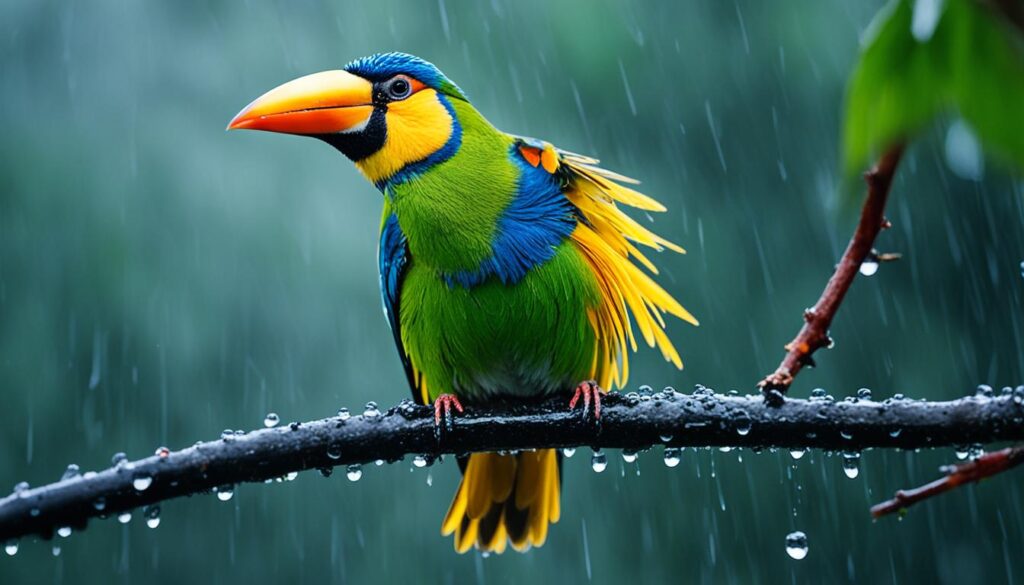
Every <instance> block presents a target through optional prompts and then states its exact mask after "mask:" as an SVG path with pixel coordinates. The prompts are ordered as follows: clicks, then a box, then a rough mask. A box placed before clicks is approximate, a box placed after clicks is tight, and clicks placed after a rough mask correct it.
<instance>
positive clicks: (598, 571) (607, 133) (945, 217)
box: [0, 0, 1024, 584]
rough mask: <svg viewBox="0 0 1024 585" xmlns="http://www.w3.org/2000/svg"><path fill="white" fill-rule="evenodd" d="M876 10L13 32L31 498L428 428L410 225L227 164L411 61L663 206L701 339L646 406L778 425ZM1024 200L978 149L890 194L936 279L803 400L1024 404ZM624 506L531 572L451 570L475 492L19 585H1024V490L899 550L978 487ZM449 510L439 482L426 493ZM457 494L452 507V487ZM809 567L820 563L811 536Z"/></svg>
mask: <svg viewBox="0 0 1024 585" xmlns="http://www.w3.org/2000/svg"><path fill="white" fill-rule="evenodd" d="M879 6H880V2H878V1H873V2H857V1H852V0H842V1H832V0H830V1H822V2H796V1H787V2H777V3H765V2H756V1H752V0H751V1H742V2H722V1H719V0H700V1H688V2H678V3H672V4H670V3H661V4H658V5H655V4H651V3H643V2H631V3H625V2H616V1H611V0H607V1H588V0H575V1H566V2H558V3H548V2H543V1H540V0H530V1H523V2H504V1H499V0H493V1H492V2H475V3H470V2H458V1H455V0H439V2H416V3H411V2H396V1H380V2H373V3H370V2H360V3H354V2H353V3H345V2H312V1H294V2H286V1H283V0H282V1H277V2H230V3H229V2H222V3H217V2H192V1H177V2H128V1H108V2H91V3H84V2H59V1H45V0H6V1H5V2H3V3H0V404H2V410H3V413H4V424H3V425H2V426H0V486H5V487H4V489H9V488H10V487H12V486H13V485H14V484H15V483H17V482H19V481H23V480H24V481H28V482H30V483H31V484H32V485H39V484H42V483H46V482H49V481H53V480H56V479H58V478H59V477H60V475H61V473H62V471H63V470H64V467H65V466H66V465H67V464H68V463H77V464H79V465H81V466H82V468H83V469H99V468H102V467H105V466H107V465H108V464H109V460H110V456H111V454H113V453H114V452H116V451H126V452H127V453H128V455H129V456H130V457H132V458H137V457H142V456H147V455H150V454H152V453H153V450H154V449H155V448H156V447H157V446H159V445H167V446H170V447H171V448H181V447H183V446H186V445H189V444H191V443H193V442H195V441H196V440H198V439H211V438H213V437H216V436H217V435H218V434H219V433H220V431H221V430H222V429H224V428H246V429H248V428H254V427H257V426H260V425H261V421H262V420H263V417H264V415H265V414H266V413H267V412H268V411H275V412H278V413H280V414H281V416H282V418H283V419H284V420H285V421H290V420H307V419H312V418H320V417H323V416H327V415H330V414H332V413H333V412H334V411H335V410H337V409H338V407H340V406H348V407H350V408H353V409H356V408H361V406H362V405H363V404H364V403H365V402H366V401H368V400H377V401H379V402H380V403H381V404H382V405H391V404H393V403H395V402H397V401H398V400H400V399H401V398H404V397H406V396H407V395H408V391H407V389H406V388H405V380H404V376H403V374H402V369H401V366H400V364H399V361H398V359H397V355H396V352H395V349H394V347H393V343H392V339H391V334H390V332H389V331H388V329H387V325H386V324H385V321H384V319H383V317H382V315H381V309H380V299H379V295H378V289H377V273H376V270H377V268H376V267H377V263H376V247H377V227H378V220H379V209H380V206H381V196H380V195H379V194H378V193H377V192H376V191H375V190H374V189H373V188H372V187H371V186H370V185H369V184H367V183H366V182H365V181H364V180H363V179H362V178H361V177H360V176H359V175H358V174H357V172H356V171H355V169H354V168H353V167H352V165H351V164H350V163H349V162H348V161H346V160H345V159H344V158H343V157H341V156H340V155H339V154H338V153H337V152H335V151H333V150H332V149H331V148H329V147H327V146H325V145H323V144H320V143H318V142H317V141H314V140H307V139H300V138H293V137H281V136H270V135H265V134H259V133H241V132H238V133H226V132H224V126H225V125H226V123H227V121H228V120H229V119H230V118H231V116H232V115H234V114H235V113H236V112H237V111H238V110H239V109H240V108H242V107H243V106H244V105H245V104H246V103H248V102H249V101H250V100H251V99H252V98H254V97H256V96H257V95H259V94H261V93H262V92H263V91H265V90H267V89H269V88H271V87H273V86H275V85H277V84H279V83H281V82H284V81H287V80H289V79H292V78H294V77H297V76H299V75H302V74H305V73H310V72H314V71H319V70H323V69H331V68H338V67H340V66H341V65H343V64H344V63H346V62H347V61H348V60H350V59H352V58H355V57H359V56H363V55H366V54H370V53H373V52H377V51H385V50H403V51H407V52H410V53H414V54H417V55H420V56H422V57H424V58H426V59H428V60H430V61H432V62H434V63H435V64H437V65H438V66H439V67H440V68H441V69H442V70H444V71H445V72H446V73H447V74H448V75H449V76H450V77H451V78H452V79H453V80H455V81H456V83H458V84H459V85H461V86H462V88H463V89H464V90H465V91H466V92H467V93H468V95H469V96H470V97H471V99H472V100H473V101H474V103H475V104H476V106H477V107H478V108H479V109H480V110H481V111H482V112H484V113H485V115H487V116H488V117H489V118H490V119H491V121H492V122H494V123H495V124H496V125H497V126H499V127H501V128H503V129H507V130H509V131H512V132H515V133H520V134H526V135H534V136H538V137H542V138H545V139H548V140H550V141H552V142H554V143H556V144H557V145H559V146H561V147H563V148H566V149H569V150H574V151H578V152H583V153H589V154H594V155H597V156H599V157H600V158H602V160H603V162H604V163H605V165H606V166H608V167H609V168H612V169H614V170H618V171H620V172H623V173H625V174H628V175H630V176H634V177H637V178H640V179H642V180H643V181H644V187H645V188H646V192H648V193H650V194H652V195H654V196H656V197H657V198H659V199H660V200H662V201H664V202H665V203H666V204H667V205H668V207H669V211H668V213H666V214H663V215H659V216H658V217H657V218H655V219H656V222H657V223H656V225H657V227H658V230H659V232H661V233H664V234H666V235H668V236H670V239H673V240H675V241H677V242H679V243H680V244H682V245H683V246H684V247H686V248H687V249H688V250H689V252H690V253H689V254H688V255H686V256H683V257H672V256H668V255H667V256H663V257H660V258H659V260H660V264H661V266H662V267H663V269H664V282H665V283H667V285H668V287H669V289H670V290H671V291H672V292H674V293H675V294H676V295H677V297H678V298H679V299H680V300H681V301H682V302H683V303H684V304H685V305H686V306H687V307H688V308H689V309H691V310H692V311H693V312H694V313H695V314H696V315H697V316H698V318H699V319H700V320H701V323H702V326H701V327H700V328H689V327H686V326H684V325H682V324H679V323H673V324H671V326H670V335H671V336H672V338H673V339H674V340H675V341H676V343H677V345H678V346H679V347H680V348H681V350H682V352H683V357H684V360H685V361H686V364H687V368H686V369H685V370H683V371H681V372H677V371H675V370H674V369H673V368H671V367H670V366H669V365H667V364H665V363H664V362H662V360H661V359H660V356H658V355H657V353H656V352H654V351H644V352H642V353H641V354H640V355H639V356H638V357H637V358H636V361H635V364H636V367H635V369H634V374H633V377H632V379H631V381H630V389H636V388H637V386H639V385H641V384H649V385H651V386H654V387H655V388H660V387H663V386H666V385H672V386H674V387H676V388H677V389H680V390H689V389H691V388H692V387H693V385H694V384H695V383H702V384H706V385H708V386H711V387H713V388H715V389H717V390H719V391H727V390H730V389H736V390H739V391H741V392H749V391H752V389H753V386H754V383H755V382H756V381H757V380H758V379H759V378H760V376H761V375H763V374H765V373H767V372H769V371H770V370H772V369H773V368H774V366H775V365H776V363H777V361H778V359H780V358H781V355H782V344H783V343H784V342H785V341H788V340H789V339H790V338H791V337H792V335H793V334H794V333H795V331H796V329H797V328H798V326H799V324H800V312H801V310H802V309H803V308H804V307H805V306H809V305H811V304H813V302H814V300H815V299H816V298H817V294H818V293H819V292H820V289H821V287H822V285H823V283H824V281H825V279H827V277H828V276H829V274H830V271H831V269H832V266H833V263H834V262H835V261H836V259H837V258H838V257H839V255H840V253H841V251H842V249H843V247H844V246H845V243H846V240H847V238H848V236H849V234H850V232H851V230H852V226H853V223H854V221H855V218H856V199H857V197H858V195H857V193H858V192H859V190H860V186H859V185H857V184H855V183H854V182H853V181H852V180H849V179H847V178H844V177H843V176H842V175H841V173H840V171H839V169H840V167H841V165H840V162H839V160H838V155H839V153H838V148H837V145H838V141H839V136H838V128H839V127H840V114H841V111H842V110H841V108H842V102H843V92H844V84H845V80H846V77H847V75H848V73H849V71H850V70H851V68H852V65H853V63H854V62H855V59H856V56H857V50H858V39H859V36H860V35H861V34H862V33H863V31H864V30H865V28H866V26H867V24H868V23H869V21H870V19H871V16H872V15H873V14H874V13H875V11H876V10H877V9H878V7H879ZM1022 191H1024V185H1022V183H1021V182H1019V180H1014V179H1013V178H1011V177H1010V176H1009V175H1008V174H1007V173H1006V172H1005V170H1003V169H1001V168H999V167H998V166H997V165H996V164H994V163H992V162H990V161H985V160H984V159H982V158H979V154H978V152H977V148H976V144H975V143H974V142H973V141H972V138H971V135H970V131H969V130H967V129H965V127H964V126H963V125H962V124H959V123H957V121H956V120H955V119H952V118H945V119H943V121H942V122H941V123H939V124H937V125H933V126H932V127H931V128H930V129H929V130H928V131H927V133H926V135H925V136H924V137H922V138H921V139H919V140H918V141H916V142H915V143H914V145H913V147H912V148H911V149H910V151H909V153H908V155H907V158H906V160H905V162H904V164H903V165H902V166H901V168H900V171H899V176H898V179H897V181H896V184H895V186H894V198H893V203H892V206H891V209H890V212H889V216H890V218H891V219H892V221H893V223H894V229H893V230H890V231H888V232H886V233H885V234H883V235H882V237H881V238H880V240H879V247H880V248H881V249H882V250H883V251H896V252H902V253H903V254H904V255H905V258H904V260H903V261H901V262H898V263H896V264H891V265H884V266H882V268H881V270H880V271H879V273H878V274H877V275H875V276H873V277H871V278H862V279H860V280H859V281H858V282H857V283H856V284H855V285H854V287H853V290H852V292H851V294H850V296H849V298H848V301H847V303H846V304H845V306H844V307H843V309H842V311H841V313H840V315H839V317H838V319H837V322H836V323H835V325H834V327H833V335H834V337H835V339H836V347H835V349H833V350H832V351H828V352H824V353H823V354H821V355H820V356H819V360H818V361H819V367H818V368H817V369H815V370H809V371H807V372H805V373H804V374H803V375H801V376H800V378H799V379H798V382H797V384H796V386H795V387H794V390H793V393H794V394H795V395H798V396H806V395H807V394H809V393H810V391H811V389H812V388H814V387H817V386H820V387H824V388H826V389H827V390H828V391H829V392H831V393H833V394H835V395H836V396H845V395H849V394H853V393H855V392H856V391H857V389H858V388H860V387H868V388H871V389H872V390H873V391H874V393H875V396H876V397H879V398H881V397H886V396H890V395H892V394H894V393H896V392H902V393H905V394H907V395H909V396H912V397H922V398H929V399H943V398H954V397H957V396H960V395H963V394H967V393H971V392H973V389H974V387H975V386H976V385H977V384H979V383H988V384H992V385H993V386H996V387H997V390H998V388H999V387H1001V386H1003V385H1009V384H1020V383H1022V382H1024V359H1022V357H1021V356H1022V353H1024V352H1022V350H1024V337H1022V335H1024V278H1022V260H1024V229H1022V227H1024V197H1022ZM610 455H612V457H610V461H611V465H609V467H608V469H607V471H605V472H604V473H603V474H595V473H593V472H592V471H591V469H590V465H589V464H588V461H587V459H588V453H587V450H585V449H581V450H580V452H579V453H578V454H577V455H576V456H575V458H573V459H570V460H568V461H567V462H566V465H565V470H566V475H567V478H566V480H565V491H564V503H563V515H562V520H561V522H560V523H559V524H558V525H557V526H556V527H555V528H554V530H553V531H552V532H551V535H550V538H549V540H548V543H547V545H546V546H544V547H543V548H541V549H539V550H535V551H532V552H530V553H529V554H527V555H519V554H513V553H509V554H505V555H503V556H501V557H490V558H482V557H481V556H480V555H478V554H475V553H470V554H467V555H462V556H459V555H456V554H455V553H454V552H453V551H452V549H451V543H450V541H449V540H448V539H444V538H441V537H440V536H439V534H438V527H439V524H440V521H441V518H442V515H443V514H444V511H445V509H446V506H447V504H448V502H449V499H450V497H451V495H452V493H453V491H454V488H455V485H456V482H457V478H458V472H457V469H456V467H455V466H454V465H453V464H451V463H450V462H449V463H446V464H444V465H441V466H436V467H434V468H432V469H430V470H429V471H428V470H421V469H416V470H415V471H411V468H412V466H411V463H410V462H409V461H406V462H403V463H398V464H395V465H390V466H385V467H371V468H368V469H366V471H365V473H364V475H363V478H362V480H360V481H359V482H358V483H350V482H349V481H347V480H346V479H345V477H344V474H343V473H339V474H335V475H334V477H332V478H330V479H323V478H322V477H320V476H319V474H316V473H307V474H303V475H301V476H300V477H299V478H298V479H297V480H296V481H294V482H292V483H288V484H274V485H266V486H265V485H244V486H241V487H240V488H239V489H238V490H237V492H236V495H235V497H234V499H232V500H231V501H230V502H228V503H222V502H219V501H217V499H216V498H213V497H210V496H200V497H194V498H191V499H188V500H177V501H171V502H167V503H165V504H164V506H163V516H162V518H163V520H162V523H161V524H160V526H159V527H158V528H156V529H149V528H147V527H146V526H145V524H144V523H143V522H141V521H140V520H139V519H138V515H136V520H134V521H133V522H132V523H130V524H128V525H120V524H117V523H116V522H114V521H111V520H108V521H98V522H94V523H93V524H92V525H91V527H90V528H89V530H88V532H87V533H85V534H76V535H73V536H72V537H70V538H67V539H59V542H56V543H55V544H57V545H59V546H60V554H59V555H58V556H54V554H53V552H54V551H53V550H52V549H51V543H41V542H30V541H26V542H22V544H21V551H20V552H19V553H18V554H17V555H16V556H14V557H7V556H2V557H0V582H2V583H5V584H7V583H12V584H13V583H36V582H42V583H111V582H123V583H138V582H148V583H182V582H188V583H192V582H194V583H238V582H246V581H247V582H265V581H271V580H277V581H279V580H288V581H289V582H292V583H314V582H315V583H363V582H373V581H377V580H381V581H383V580H386V579H402V580H404V581H407V582H441V583H521V582H523V581H524V580H528V581H532V582H555V581H556V580H558V581H561V582H567V583H572V582H586V581H594V582H607V583H611V582H619V583H621V582H624V581H627V580H635V581H639V582H659V581H666V580H673V581H677V582H678V581H682V582H696V583H777V582H854V581H857V582H867V581H874V582H880V583H908V582H917V581H920V582H935V581H943V582H953V581H955V582H958V583H966V584H970V583H1000V582H1020V580H1021V579H1024V558H1022V557H1021V555H1020V554H1019V552H1020V551H1021V550H1024V525H1022V520H1024V514H1022V501H1024V500H1022V498H1021V487H1020V483H1021V482H1020V478H1019V477H1015V476H1012V475H1011V476H1006V477H1003V478H999V479H996V480H992V481H990V482H987V483H985V484H983V485H980V486H977V487H971V488H967V489H964V490H961V491H959V492H958V493H955V494H951V495H948V496H945V497H943V498H941V499H938V500H935V501H933V502H930V503H928V504H926V505H923V506H921V507H919V508H915V509H914V510H913V511H912V512H911V513H910V515H909V516H908V517H906V518H905V519H904V520H903V521H897V520H895V519H887V520H885V521H881V522H878V523H872V522H871V520H870V518H869V516H868V514H867V508H868V506H869V505H870V504H871V503H874V502H876V501H879V500H881V499H884V498H886V497H888V496H889V495H890V494H891V492H892V491H893V490H895V489H897V488H900V487H908V486H910V485H913V484H917V483H923V482H925V481H929V480H930V479H932V478H933V477H934V476H935V475H936V473H937V469H936V468H937V466H938V465H939V464H941V463H946V462H949V461H952V460H954V456H953V450H951V449H943V450H939V451H935V452H922V453H916V454H915V453H901V452H878V451H873V452H868V453H865V454H864V457H863V460H862V463H861V473H860V475H859V477H857V478H856V479H854V480H850V479H847V478H846V476H845V475H844V474H843V472H842V468H841V463H840V460H839V458H838V457H826V456H825V455H824V454H822V453H818V452H812V453H809V454H808V455H807V456H805V457H804V458H802V459H800V460H799V461H796V462H794V461H793V460H792V459H791V458H790V456H789V455H788V454H787V453H768V452H765V453H762V454H753V453H750V452H743V453H737V452H735V451H734V452H730V453H722V452H719V451H718V450H714V451H707V450H701V451H699V452H695V451H687V452H686V453H685V454H684V457H683V462H682V463H681V464H680V465H679V466H678V467H676V468H674V469H667V468H666V467H665V466H663V465H662V463H661V455H660V453H657V452H654V451H652V452H650V453H646V454H643V455H641V457H640V459H639V464H638V465H637V464H626V463H624V462H622V460H621V458H620V457H619V456H618V454H617V453H612V454H610ZM428 480H429V481H428ZM430 484H432V485H430ZM793 530H802V531H804V532H806V533H807V535H808V540H809V545H810V552H809V554H808V556H807V558H806V559H804V560H802V561H796V560H793V559H791V558H789V557H788V556H787V555H786V552H785V550H784V540H785V536H786V534H787V533H789V532H790V531H793Z"/></svg>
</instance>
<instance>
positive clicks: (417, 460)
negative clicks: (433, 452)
mask: <svg viewBox="0 0 1024 585" xmlns="http://www.w3.org/2000/svg"><path fill="white" fill-rule="evenodd" d="M412 464H413V465H415V466H416V467H426V466H427V457H426V455H417V456H415V457H413V458H412Z"/></svg>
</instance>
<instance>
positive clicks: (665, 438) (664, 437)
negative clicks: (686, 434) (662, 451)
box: [658, 435, 672, 443]
mask: <svg viewBox="0 0 1024 585" xmlns="http://www.w3.org/2000/svg"><path fill="white" fill-rule="evenodd" d="M658 438H659V439H661V442H662V443H671V442H672V435H661V436H659V437H658Z"/></svg>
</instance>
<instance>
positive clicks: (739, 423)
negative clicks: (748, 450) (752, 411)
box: [733, 410, 754, 437]
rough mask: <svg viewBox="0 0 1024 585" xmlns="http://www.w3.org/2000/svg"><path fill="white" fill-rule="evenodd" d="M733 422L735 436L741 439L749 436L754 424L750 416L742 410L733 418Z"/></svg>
mask: <svg viewBox="0 0 1024 585" xmlns="http://www.w3.org/2000/svg"><path fill="white" fill-rule="evenodd" d="M733 421H734V423H735V425H736V433H737V434H739V435H740V436H741V437H745V436H747V435H749V434H750V427H751V426H753V424H754V423H753V422H751V420H750V416H749V415H748V414H747V413H746V412H744V411H742V410H741V411H739V412H738V413H737V414H736V416H735V417H734V418H733Z"/></svg>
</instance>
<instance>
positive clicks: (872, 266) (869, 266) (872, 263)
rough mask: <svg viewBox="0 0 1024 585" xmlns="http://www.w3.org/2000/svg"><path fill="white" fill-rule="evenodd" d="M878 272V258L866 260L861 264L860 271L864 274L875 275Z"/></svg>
mask: <svg viewBox="0 0 1024 585" xmlns="http://www.w3.org/2000/svg"><path fill="white" fill-rule="evenodd" d="M876 272H878V261H876V260H871V259H868V260H865V261H864V262H862V263H861V265H860V273H861V274H863V275H864V276H874V275H875V273H876Z"/></svg>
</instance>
